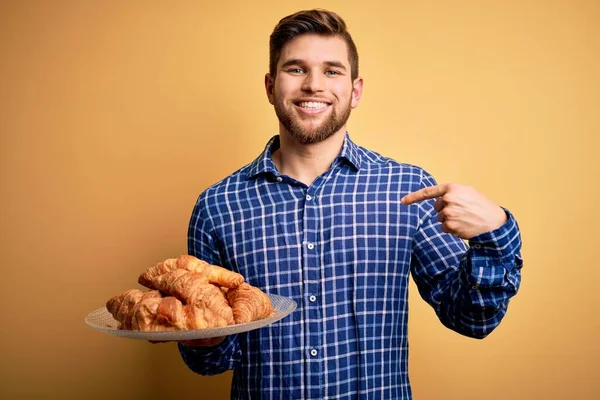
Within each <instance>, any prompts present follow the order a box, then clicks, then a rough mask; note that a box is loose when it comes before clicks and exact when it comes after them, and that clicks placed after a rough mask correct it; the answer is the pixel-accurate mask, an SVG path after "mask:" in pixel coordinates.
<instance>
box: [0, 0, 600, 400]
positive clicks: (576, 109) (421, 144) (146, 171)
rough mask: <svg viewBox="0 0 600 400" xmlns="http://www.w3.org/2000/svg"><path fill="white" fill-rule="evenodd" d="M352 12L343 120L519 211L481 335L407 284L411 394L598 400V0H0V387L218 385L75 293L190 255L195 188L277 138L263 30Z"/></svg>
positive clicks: (194, 391) (390, 150) (393, 151)
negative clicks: (514, 264)
mask: <svg viewBox="0 0 600 400" xmlns="http://www.w3.org/2000/svg"><path fill="white" fill-rule="evenodd" d="M311 7H324V8H329V9H332V10H335V11H337V12H338V13H340V14H341V15H342V16H343V17H344V18H345V19H346V21H347V22H348V24H349V27H350V29H351V32H352V34H353V36H354V38H355V41H356V43H357V45H358V48H359V52H360V57H361V75H362V76H363V77H364V79H365V91H364V96H363V98H362V102H361V104H360V106H359V107H358V109H357V110H355V112H354V113H353V115H352V117H351V119H350V125H349V130H350V132H351V135H352V138H353V139H354V140H355V141H356V142H358V143H359V144H361V145H364V146H366V147H368V148H370V149H372V150H375V151H378V152H381V153H383V154H384V155H386V156H390V157H393V158H395V159H397V160H399V161H403V162H408V163H413V164H418V165H421V166H423V167H424V168H426V169H427V170H428V171H430V172H431V173H433V174H434V175H435V176H436V177H437V178H438V180H439V181H440V182H447V181H453V182H458V183H463V184H468V185H473V186H475V187H476V188H478V189H479V190H481V191H482V192H484V193H486V194H487V195H489V196H490V197H491V198H492V199H494V200H495V201H496V202H498V203H499V204H502V205H504V206H506V207H508V208H509V209H511V210H512V211H513V212H514V214H515V215H516V216H517V218H518V221H519V223H520V226H521V228H522V235H523V240H524V247H523V256H524V258H525V266H524V269H523V284H522V288H521V291H520V293H519V294H518V295H517V297H516V298H515V299H514V300H513V302H512V303H511V306H510V307H509V312H508V315H507V316H506V318H505V320H504V322H503V323H502V325H501V326H500V327H499V328H498V329H497V331H495V332H494V333H493V334H492V335H491V336H490V337H488V338H487V339H485V340H483V341H477V340H472V339H467V338H464V337H461V336H459V335H457V334H455V333H453V332H451V331H449V330H447V329H446V328H444V327H442V325H441V324H440V323H439V322H438V321H437V319H436V317H435V315H434V313H433V311H432V310H431V309H430V308H429V306H428V305H426V304H425V303H424V302H423V301H422V300H421V299H420V298H419V297H418V294H417V292H416V290H415V287H414V285H412V284H411V291H412V292H411V295H410V301H411V303H410V304H411V314H410V327H409V331H410V344H411V351H410V375H411V378H412V382H413V389H414V394H415V399H421V400H424V399H461V400H467V399H506V398H510V399H514V400H517V399H593V398H599V397H600V383H598V376H599V373H600V362H599V361H598V359H599V357H600V351H599V344H598V333H599V332H600V329H599V314H600V312H599V308H598V289H597V287H598V280H599V278H600V274H599V273H598V269H599V266H598V265H597V262H596V261H597V260H598V248H599V243H598V235H597V230H598V226H599V225H600V219H599V214H600V211H599V210H598V205H599V203H600V202H599V193H600V191H599V189H598V186H599V185H598V182H599V179H598V172H599V161H598V155H597V153H598V150H600V149H599V146H598V139H597V135H598V134H599V133H600V117H599V116H598V114H599V113H600V78H599V74H600V28H599V26H600V5H599V3H598V2H597V1H573V0H564V1H500V0H498V1H451V2H450V1H448V2H445V1H376V0H371V1H367V2H358V1H357V2H352V1H322V2H315V1H307V2H288V1H277V2H275V1H264V0H263V1H258V2H245V1H244V2H242V1H239V2H232V1H225V0H221V1H218V2H214V1H211V2H203V1H188V2H184V1H176V2H170V1H125V2H118V1H100V0H98V1H85V2H84V1H75V0H73V1H41V0H40V1H16V0H15V1H3V2H2V3H1V5H0V132H1V136H0V139H1V142H0V173H1V175H0V176H1V190H2V191H1V193H0V202H1V204H0V221H1V225H0V227H1V236H0V239H1V242H0V245H1V249H0V266H1V268H2V274H1V275H0V285H1V291H0V293H1V296H2V297H1V299H2V302H1V303H0V304H1V305H2V307H1V316H0V321H1V322H0V332H1V333H0V335H1V337H0V339H1V340H0V368H1V371H2V373H1V374H0V397H1V398H5V399H19V398H64V399H68V398H69V399H71V398H72V399H83V398H98V399H142V398H154V397H157V398H158V397H162V398H178V399H198V398H211V399H225V398H227V397H228V392H229V380H230V377H231V375H230V373H226V374H224V375H222V376H217V377H211V378H206V377H200V376H197V375H195V374H194V373H192V372H190V371H189V370H188V369H187V368H186V367H185V366H184V364H183V362H182V361H181V360H180V358H179V355H178V353H177V351H176V349H175V345H174V344H173V343H170V344H164V345H150V344H148V343H146V342H141V341H134V340H127V339H121V338H115V337H111V336H108V335H104V334H101V333H99V332H96V331H94V330H93V329H91V328H89V327H87V326H86V325H85V324H84V321H83V320H84V317H85V316H86V315H87V313H88V312H90V311H92V310H94V309H96V308H98V307H100V306H102V305H103V304H104V302H105V301H106V300H107V299H108V298H109V297H111V296H113V295H115V294H117V293H120V292H121V291H123V290H125V289H129V288H132V287H137V284H136V279H137V276H138V274H139V273H140V272H141V271H142V270H143V269H145V268H146V267H148V266H151V265H153V264H154V263H155V262H157V261H159V260H162V259H164V258H167V257H172V256H176V255H179V254H184V253H185V252H186V231H187V223H188V220H189V216H190V213H191V210H192V206H193V204H194V202H195V200H196V197H197V196H198V194H199V193H200V192H201V191H202V190H203V189H205V188H206V187H207V186H208V185H210V184H212V183H214V182H216V181H217V180H219V179H221V178H222V177H224V176H226V175H227V174H229V173H230V172H232V171H234V170H236V169H237V168H239V167H241V166H242V165H245V164H246V163H248V162H250V161H251V160H252V159H253V158H254V157H255V156H256V155H257V154H258V153H259V152H260V151H261V150H262V148H263V146H264V144H265V142H266V141H267V140H268V138H270V137H271V136H272V135H273V134H275V133H277V120H276V118H275V116H274V113H273V110H272V108H271V107H270V105H269V104H268V102H267V99H266V97H265V95H264V90H263V76H264V73H265V72H266V71H267V60H268V49H267V44H268V36H269V34H270V32H271V30H272V28H273V26H274V25H275V24H276V22H277V21H278V20H279V19H280V18H281V17H283V16H284V15H287V14H289V13H292V12H294V11H297V10H299V9H301V8H311Z"/></svg>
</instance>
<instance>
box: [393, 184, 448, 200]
mask: <svg viewBox="0 0 600 400" xmlns="http://www.w3.org/2000/svg"><path fill="white" fill-rule="evenodd" d="M446 191H447V185H446V184H441V185H436V186H429V187H426V188H423V189H420V190H417V191H416V192H412V193H409V194H407V195H406V196H404V197H403V198H402V199H401V200H400V202H401V203H402V204H404V205H409V204H414V203H417V202H419V201H423V200H429V199H435V198H436V197H441V196H443V195H444V194H446Z"/></svg>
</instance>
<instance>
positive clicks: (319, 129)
mask: <svg viewBox="0 0 600 400" xmlns="http://www.w3.org/2000/svg"><path fill="white" fill-rule="evenodd" d="M350 102H351V100H350ZM350 102H348V104H347V105H346V106H345V107H342V108H341V109H340V111H341V112H340V115H339V116H338V114H337V110H336V109H335V107H333V106H332V109H331V113H330V115H329V117H327V119H326V120H325V121H323V122H322V123H319V124H317V123H313V122H310V123H309V125H308V126H306V125H303V124H302V121H301V120H300V118H299V117H298V115H296V114H295V113H294V111H293V110H292V109H285V108H284V107H283V104H282V103H280V102H278V101H275V114H277V118H278V119H279V122H281V124H282V125H283V126H284V127H285V129H287V131H288V132H289V133H290V134H291V136H292V138H293V139H294V140H295V141H296V142H298V143H300V144H313V143H319V142H322V141H324V140H326V139H328V138H329V137H331V136H332V135H333V134H334V133H336V132H338V131H339V130H340V129H342V127H343V126H344V125H346V122H348V118H350V111H351V110H352V108H351V107H350Z"/></svg>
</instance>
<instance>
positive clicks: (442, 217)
mask: <svg viewBox="0 0 600 400" xmlns="http://www.w3.org/2000/svg"><path fill="white" fill-rule="evenodd" d="M437 220H438V221H440V222H441V223H442V224H443V223H444V222H445V221H446V213H444V212H443V211H442V212H440V213H438V215H437Z"/></svg>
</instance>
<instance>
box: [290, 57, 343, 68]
mask: <svg viewBox="0 0 600 400" xmlns="http://www.w3.org/2000/svg"><path fill="white" fill-rule="evenodd" d="M302 64H304V61H302V60H300V59H299V58H294V59H291V60H287V61H286V62H284V63H283V64H281V68H285V67H289V66H291V65H302ZM323 64H326V65H327V66H329V67H336V68H339V69H343V70H344V71H346V67H345V66H344V64H342V63H341V62H339V61H324V62H323Z"/></svg>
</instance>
